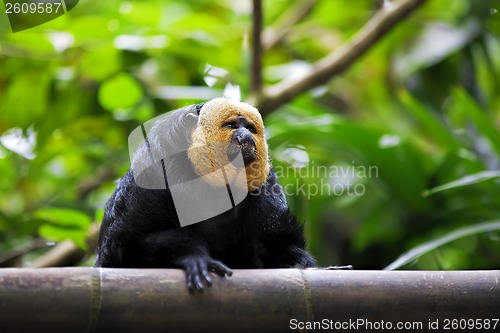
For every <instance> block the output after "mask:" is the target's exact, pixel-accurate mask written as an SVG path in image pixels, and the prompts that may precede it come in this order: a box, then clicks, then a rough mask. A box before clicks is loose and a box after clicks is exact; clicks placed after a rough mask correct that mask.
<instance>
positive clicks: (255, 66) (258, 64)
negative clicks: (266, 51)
mask: <svg viewBox="0 0 500 333" xmlns="http://www.w3.org/2000/svg"><path fill="white" fill-rule="evenodd" d="M252 19H253V28H252V74H251V75H252V88H251V93H252V94H255V95H256V96H258V95H259V94H260V93H261V91H262V42H261V40H260V38H261V33H262V0H253V15H252Z"/></svg>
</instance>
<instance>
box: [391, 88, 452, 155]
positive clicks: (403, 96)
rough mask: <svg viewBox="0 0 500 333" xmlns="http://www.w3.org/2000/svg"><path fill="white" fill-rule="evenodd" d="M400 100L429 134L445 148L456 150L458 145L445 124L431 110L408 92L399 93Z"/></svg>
mask: <svg viewBox="0 0 500 333" xmlns="http://www.w3.org/2000/svg"><path fill="white" fill-rule="evenodd" d="M399 97H400V100H401V102H402V103H403V104H404V105H405V106H406V107H407V108H408V110H409V111H410V112H411V113H412V115H413V116H414V117H415V118H416V119H417V121H418V122H420V123H421V124H422V126H423V127H425V129H426V130H427V131H428V132H429V133H430V135H431V136H432V137H433V138H434V139H435V140H436V141H437V142H438V143H439V144H440V146H442V147H443V148H445V149H449V150H456V149H458V148H459V147H460V146H459V144H458V142H457V140H456V138H455V136H454V135H453V133H452V132H451V131H450V129H449V128H447V126H446V124H445V123H444V122H443V121H441V120H440V119H439V118H438V117H437V116H436V115H435V114H434V113H433V112H432V111H431V110H427V109H426V108H425V107H424V106H423V105H422V104H421V103H420V102H419V101H417V100H416V99H415V98H413V97H412V96H411V95H410V94H409V93H407V92H402V93H400V94H399Z"/></svg>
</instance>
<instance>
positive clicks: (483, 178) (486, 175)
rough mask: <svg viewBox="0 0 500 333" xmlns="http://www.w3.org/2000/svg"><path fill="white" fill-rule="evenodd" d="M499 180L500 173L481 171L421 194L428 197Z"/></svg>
mask: <svg viewBox="0 0 500 333" xmlns="http://www.w3.org/2000/svg"><path fill="white" fill-rule="evenodd" d="M497 178H500V171H491V170H490V171H482V172H478V173H475V174H472V175H467V176H465V177H463V178H460V179H457V180H455V181H452V182H449V183H446V184H443V185H439V186H436V187H434V188H431V189H428V190H426V191H424V192H423V195H424V196H426V197H428V196H430V195H433V194H435V193H438V192H442V191H447V190H451V189H455V188H458V187H464V186H469V185H473V184H478V183H483V182H487V181H490V180H493V179H497Z"/></svg>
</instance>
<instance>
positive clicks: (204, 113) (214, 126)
mask: <svg viewBox="0 0 500 333" xmlns="http://www.w3.org/2000/svg"><path fill="white" fill-rule="evenodd" d="M238 116H243V117H245V118H246V119H247V120H248V121H250V122H251V123H252V124H253V126H254V127H255V129H256V133H255V134H253V137H254V140H255V146H256V150H257V157H256V159H255V161H253V162H252V163H250V164H249V165H247V167H246V168H245V169H246V170H245V169H243V170H238V169H237V168H235V167H234V166H233V165H232V164H231V163H230V162H229V159H228V157H227V154H226V152H227V147H228V145H229V143H230V142H231V138H232V136H233V133H234V131H235V130H234V129H230V128H226V127H223V125H224V124H225V123H227V122H229V121H234V120H236V118H237V117H238ZM192 140H193V144H192V145H191V147H190V148H189V149H188V157H189V160H190V161H191V164H192V165H193V166H194V168H195V171H196V173H198V174H199V175H200V176H204V177H205V179H206V180H207V181H208V182H209V183H210V184H212V185H213V186H217V187H218V186H225V185H226V180H225V179H224V177H223V176H222V175H221V173H214V171H216V170H218V169H220V168H221V167H222V166H224V171H225V173H226V177H227V182H229V183H236V184H238V179H245V178H242V176H243V175H242V174H241V172H246V180H247V184H238V185H239V186H247V187H248V191H253V190H256V189H258V188H260V187H261V186H262V185H264V184H265V182H266V180H267V176H268V175H269V161H268V153H267V143H266V139H265V137H264V123H263V121H262V117H261V115H260V113H259V111H258V110H257V109H256V108H254V107H253V106H251V105H248V104H246V103H242V102H235V101H231V100H229V99H226V98H214V99H212V100H210V101H208V102H207V103H205V104H204V105H203V107H202V108H201V110H200V115H199V119H198V126H197V127H196V128H195V130H194V131H193V134H192Z"/></svg>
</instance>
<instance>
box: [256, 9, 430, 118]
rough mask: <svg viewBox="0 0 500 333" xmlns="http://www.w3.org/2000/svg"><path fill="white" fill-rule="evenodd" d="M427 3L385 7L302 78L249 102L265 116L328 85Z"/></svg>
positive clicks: (275, 87) (274, 87) (279, 84)
mask: <svg viewBox="0 0 500 333" xmlns="http://www.w3.org/2000/svg"><path fill="white" fill-rule="evenodd" d="M425 1H426V0H401V1H398V2H391V6H384V7H383V8H382V9H381V10H380V11H379V12H378V13H377V14H376V15H375V16H374V17H373V18H372V19H371V20H370V21H369V22H368V23H367V24H366V25H365V26H364V27H363V28H361V30H360V31H359V32H358V33H357V34H356V35H355V36H354V37H353V38H352V40H351V41H349V42H348V43H346V44H344V45H343V46H342V47H340V48H338V49H336V50H335V51H333V52H331V53H330V54H329V55H327V56H326V57H324V58H323V59H320V60H318V61H317V62H316V63H315V64H314V66H313V67H312V69H311V71H310V72H309V73H308V74H306V75H305V76H303V77H301V78H298V79H297V78H293V79H284V80H283V81H281V82H279V83H277V84H275V85H274V86H271V87H269V88H267V89H265V90H264V91H263V93H262V94H260V95H252V96H251V98H250V103H251V104H253V105H255V106H256V107H257V108H258V109H259V111H260V113H261V114H262V115H263V116H265V115H267V114H269V113H271V112H272V111H274V110H276V109H277V108H279V107H280V106H282V105H283V104H285V103H287V102H289V101H291V100H292V99H294V98H295V97H296V96H298V95H300V94H301V93H303V92H305V91H308V90H310V89H312V88H315V87H317V86H320V85H322V84H324V83H326V82H327V81H328V80H330V79H331V78H332V77H334V76H335V75H338V74H340V73H342V72H343V71H344V70H346V69H347V68H349V66H351V65H352V64H353V63H354V62H355V61H356V60H358V59H359V58H360V57H361V56H362V55H364V54H365V53H366V52H367V51H368V50H369V49H370V48H371V47H372V46H373V45H374V44H375V43H376V42H378V41H379V40H380V39H381V38H382V37H384V36H385V34H387V32H389V31H390V30H391V29H392V28H393V27H394V26H395V25H396V24H398V23H399V22H401V21H402V20H403V19H404V18H405V17H406V16H407V15H408V14H410V13H411V12H413V11H414V10H416V9H417V8H419V7H420V6H422V5H423V4H424V3H425Z"/></svg>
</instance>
